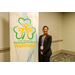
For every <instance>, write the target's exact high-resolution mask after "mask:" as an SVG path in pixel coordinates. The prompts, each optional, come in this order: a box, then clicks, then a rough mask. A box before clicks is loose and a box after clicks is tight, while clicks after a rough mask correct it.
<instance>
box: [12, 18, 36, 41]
mask: <svg viewBox="0 0 75 75" xmlns="http://www.w3.org/2000/svg"><path fill="white" fill-rule="evenodd" d="M20 21H22V22H20ZM18 22H19V24H20V25H21V27H19V26H15V27H14V28H13V31H14V32H15V33H16V38H17V39H21V38H22V39H24V37H25V33H26V34H27V37H28V39H30V40H31V39H33V37H34V33H35V32H36V29H35V28H34V27H32V26H31V20H30V19H29V18H26V19H24V18H22V17H20V18H19V19H18Z"/></svg>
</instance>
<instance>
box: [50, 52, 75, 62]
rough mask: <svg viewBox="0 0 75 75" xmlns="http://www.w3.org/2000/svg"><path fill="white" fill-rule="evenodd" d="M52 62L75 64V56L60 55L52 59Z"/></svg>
mask: <svg viewBox="0 0 75 75" xmlns="http://www.w3.org/2000/svg"><path fill="white" fill-rule="evenodd" d="M50 61H51V62H75V55H72V54H68V53H59V54H56V55H55V56H52V57H51V59H50Z"/></svg>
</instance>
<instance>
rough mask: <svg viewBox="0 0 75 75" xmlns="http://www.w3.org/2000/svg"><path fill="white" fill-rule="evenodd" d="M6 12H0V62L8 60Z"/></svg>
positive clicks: (7, 22)
mask: <svg viewBox="0 0 75 75" xmlns="http://www.w3.org/2000/svg"><path fill="white" fill-rule="evenodd" d="M8 47H9V21H8V12H0V62H1V61H2V62H4V61H10V52H9V50H1V49H4V48H8Z"/></svg>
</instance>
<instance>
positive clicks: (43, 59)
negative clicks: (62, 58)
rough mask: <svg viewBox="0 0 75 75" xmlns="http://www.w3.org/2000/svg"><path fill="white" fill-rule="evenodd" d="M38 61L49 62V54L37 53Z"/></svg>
mask: <svg viewBox="0 0 75 75" xmlns="http://www.w3.org/2000/svg"><path fill="white" fill-rule="evenodd" d="M39 62H50V56H44V55H41V54H39Z"/></svg>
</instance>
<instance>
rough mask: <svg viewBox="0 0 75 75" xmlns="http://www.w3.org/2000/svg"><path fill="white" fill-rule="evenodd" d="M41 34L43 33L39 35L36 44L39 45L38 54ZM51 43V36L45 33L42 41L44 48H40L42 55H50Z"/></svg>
mask: <svg viewBox="0 0 75 75" xmlns="http://www.w3.org/2000/svg"><path fill="white" fill-rule="evenodd" d="M42 36H43V35H41V36H40V37H39V43H38V46H39V47H38V51H39V54H40V46H41V43H42ZM51 43H52V36H51V35H48V34H46V37H45V39H44V43H43V47H44V50H42V52H43V54H44V56H51V55H52V51H51Z"/></svg>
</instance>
